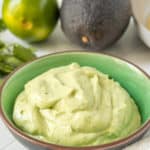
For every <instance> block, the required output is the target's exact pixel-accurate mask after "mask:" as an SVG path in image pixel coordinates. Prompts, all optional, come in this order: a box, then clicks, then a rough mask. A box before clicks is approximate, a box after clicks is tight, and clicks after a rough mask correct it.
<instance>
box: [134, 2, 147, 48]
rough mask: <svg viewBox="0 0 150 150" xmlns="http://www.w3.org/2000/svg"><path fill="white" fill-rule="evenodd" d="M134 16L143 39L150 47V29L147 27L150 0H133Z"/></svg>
mask: <svg viewBox="0 0 150 150" xmlns="http://www.w3.org/2000/svg"><path fill="white" fill-rule="evenodd" d="M131 5H132V12H133V17H134V20H135V24H136V27H137V30H138V34H139V36H140V38H141V40H142V41H143V42H144V43H145V44H146V45H147V46H148V47H150V29H148V28H147V27H146V21H147V18H148V17H149V18H150V0H131Z"/></svg>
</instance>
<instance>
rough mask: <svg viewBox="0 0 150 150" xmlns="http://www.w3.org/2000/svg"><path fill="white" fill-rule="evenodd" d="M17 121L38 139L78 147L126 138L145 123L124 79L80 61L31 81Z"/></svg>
mask: <svg viewBox="0 0 150 150" xmlns="http://www.w3.org/2000/svg"><path fill="white" fill-rule="evenodd" d="M13 120H14V122H15V123H16V125H17V126H18V127H20V129H22V130H23V131H25V132H27V133H28V134H30V135H31V136H33V137H35V138H38V139H40V140H43V141H47V142H50V143H54V144H59V145H65V146H77V147H78V146H93V145H99V144H104V143H109V142H112V141H115V140H118V139H121V138H123V137H126V136H128V135H129V134H131V133H133V132H134V131H135V130H136V129H137V128H139V127H140V122H141V119H140V114H139V111H138V109H137V106H136V105H135V103H134V101H133V99H132V98H131V97H130V96H129V94H128V93H127V91H126V90H125V89H123V88H122V87H121V86H120V85H119V83H117V82H115V81H114V80H112V79H109V77H108V76H107V75H105V74H103V73H101V72H99V71H97V70H96V69H94V68H91V67H80V66H79V65H78V64H77V63H73V64H70V65H68V66H63V67H58V68H54V69H50V70H48V71H47V72H45V73H43V74H41V75H39V76H38V77H36V78H34V79H33V80H31V81H29V82H28V83H27V84H26V85H25V87H24V91H23V92H21V93H20V94H19V96H18V97H17V99H16V103H15V106H14V112H13Z"/></svg>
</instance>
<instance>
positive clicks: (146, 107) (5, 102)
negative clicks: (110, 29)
mask: <svg viewBox="0 0 150 150" xmlns="http://www.w3.org/2000/svg"><path fill="white" fill-rule="evenodd" d="M73 62H77V63H79V64H80V65H81V66H91V67H94V68H97V69H98V70H100V71H102V72H103V73H106V74H108V75H109V76H110V77H111V78H114V79H115V80H116V81H118V82H119V83H120V84H121V85H122V86H123V87H124V88H125V89H126V90H127V91H128V93H129V94H130V95H131V96H132V97H133V98H134V100H135V103H136V104H137V106H138V108H139V110H140V113H141V117H142V126H141V128H140V129H139V130H138V131H137V132H135V133H134V134H132V135H130V136H129V137H127V138H125V139H121V140H119V141H116V142H113V143H110V144H105V145H100V146H94V147H84V148H71V147H64V146H57V145H54V144H48V143H44V142H41V141H38V140H36V139H34V138H31V137H29V136H27V135H26V134H25V133H23V132H22V131H21V130H20V129H18V128H17V127H16V126H15V124H14V123H13V120H12V113H13V106H14V102H15V99H16V97H17V95H18V94H19V93H20V92H21V91H22V90H23V88H24V85H25V83H27V82H28V81H29V80H31V79H32V78H34V77H36V76H38V75H39V74H41V73H43V72H45V71H47V70H48V69H50V68H54V67H59V66H63V65H68V64H70V63H73ZM0 98H1V101H0V112H1V116H2V119H3V121H4V123H5V124H6V126H7V127H8V129H9V130H10V131H11V133H12V134H13V135H14V136H15V137H16V139H18V140H19V141H20V142H21V143H22V144H24V145H25V146H27V147H30V148H31V147H32V149H37V150H38V149H39V150H45V149H51V150H57V149H59V150H60V149H62V150H72V149H75V150H99V149H115V150H116V149H120V148H122V147H125V146H127V145H128V144H131V143H133V142H135V141H136V140H138V139H139V138H140V137H141V136H143V134H144V133H145V132H146V131H147V130H148V129H149V128H150V80H149V77H148V75H146V73H144V72H143V71H142V70H141V69H139V68H137V67H136V66H135V65H132V64H131V63H129V62H127V61H123V60H121V59H119V58H116V57H113V56H108V55H105V54H100V53H92V52H91V53H90V52H77V51H74V52H61V53H55V54H50V55H47V56H44V57H41V58H39V59H36V60H34V61H32V62H30V63H28V64H26V65H25V66H23V67H21V68H20V69H18V70H16V71H15V72H14V73H12V74H11V75H10V76H9V77H8V78H7V79H6V81H5V82H4V83H3V86H2V87H1V95H0Z"/></svg>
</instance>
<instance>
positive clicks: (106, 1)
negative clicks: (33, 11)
mask: <svg viewBox="0 0 150 150" xmlns="http://www.w3.org/2000/svg"><path fill="white" fill-rule="evenodd" d="M60 15H61V26H62V29H63V31H64V33H65V34H66V35H67V37H68V38H69V39H70V40H71V41H73V42H75V43H77V44H78V45H80V46H82V47H85V48H87V49H93V50H101V49H104V48H106V47H108V46H110V45H112V44H113V43H114V42H116V41H117V40H118V39H119V38H120V37H121V35H122V34H123V33H124V31H125V29H126V28H127V26H128V24H129V20H130V16H131V7H130V1H129V0H64V1H63V3H62V7H61V12H60ZM82 37H86V39H88V42H83V40H82Z"/></svg>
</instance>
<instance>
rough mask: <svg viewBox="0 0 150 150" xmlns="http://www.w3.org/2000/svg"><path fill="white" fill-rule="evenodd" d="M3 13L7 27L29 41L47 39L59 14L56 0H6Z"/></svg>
mask: <svg viewBox="0 0 150 150" xmlns="http://www.w3.org/2000/svg"><path fill="white" fill-rule="evenodd" d="M2 13H3V20H4V22H5V24H6V26H7V28H8V29H9V30H10V31H11V32H12V33H14V34H15V35H16V36H18V37H19V38H22V39H24V40H27V41H29V42H38V41H42V40H45V39H46V38H47V37H48V36H49V35H50V34H51V33H52V31H53V29H54V27H55V25H56V23H57V20H58V16H59V10H58V6H57V2H56V0H4V2H3V11H2Z"/></svg>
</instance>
